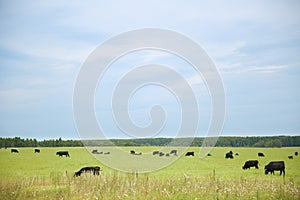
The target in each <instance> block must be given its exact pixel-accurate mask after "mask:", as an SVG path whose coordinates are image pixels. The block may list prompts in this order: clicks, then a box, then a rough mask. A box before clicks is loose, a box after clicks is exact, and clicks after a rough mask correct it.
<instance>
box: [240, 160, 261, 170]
mask: <svg viewBox="0 0 300 200" xmlns="http://www.w3.org/2000/svg"><path fill="white" fill-rule="evenodd" d="M250 167H255V169H258V160H248V161H246V162H245V164H244V166H243V167H242V168H243V169H250Z"/></svg>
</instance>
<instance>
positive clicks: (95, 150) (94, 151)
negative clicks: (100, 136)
mask: <svg viewBox="0 0 300 200" xmlns="http://www.w3.org/2000/svg"><path fill="white" fill-rule="evenodd" d="M92 154H100V153H99V152H98V150H97V149H94V150H93V151H92Z"/></svg>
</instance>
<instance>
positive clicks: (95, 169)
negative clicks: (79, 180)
mask: <svg viewBox="0 0 300 200" xmlns="http://www.w3.org/2000/svg"><path fill="white" fill-rule="evenodd" d="M100 171H101V170H100V167H98V166H93V167H83V168H81V169H80V170H79V171H77V172H75V174H74V177H76V176H80V175H81V174H82V173H87V172H89V173H93V175H99V174H100Z"/></svg>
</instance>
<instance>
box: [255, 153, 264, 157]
mask: <svg viewBox="0 0 300 200" xmlns="http://www.w3.org/2000/svg"><path fill="white" fill-rule="evenodd" d="M257 155H258V157H265V154H263V153H261V152H259V153H258V154H257Z"/></svg>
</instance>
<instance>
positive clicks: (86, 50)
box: [0, 1, 300, 139]
mask: <svg viewBox="0 0 300 200" xmlns="http://www.w3.org/2000/svg"><path fill="white" fill-rule="evenodd" d="M299 10H300V3H299V2H298V1H264V2H261V1H257V2H254V1H251V2H239V1H209V3H207V2H202V1H164V2H162V1H151V2H146V1H144V2H142V1H98V2H92V1H89V2H88V3H86V2H85V3H83V2H78V1H49V2H45V1H44V2H42V1H0V136H1V137H14V136H20V137H30V138H31V137H34V138H38V139H44V138H58V137H62V138H72V139H77V138H79V134H78V132H77V130H76V124H75V122H74V117H73V109H72V103H73V91H74V85H75V82H76V78H77V76H78V74H79V72H80V69H81V66H82V64H83V63H84V61H85V60H86V59H87V58H88V56H89V55H90V53H91V52H92V51H93V50H94V49H95V48H96V47H97V46H98V45H100V44H101V43H103V42H104V41H106V40H108V39H110V38H112V37H114V36H116V35H118V34H120V33H123V32H126V31H130V30H134V29H141V28H149V27H151V28H160V29H168V30H172V31H176V32H178V33H181V34H183V35H185V36H187V37H188V38H190V39H192V40H193V41H195V42H197V43H198V44H199V45H200V46H201V47H202V48H204V49H205V51H206V53H207V54H208V55H209V56H210V57H211V59H212V60H213V61H214V63H215V65H216V67H217V68H218V71H219V73H220V76H221V77H222V80H223V84H224V89H225V95H226V118H225V122H224V127H223V131H222V133H221V134H222V135H238V136H251V135H300V79H299V78H300V55H299V52H300V15H299ZM145 64H164V65H168V66H171V67H172V68H173V69H174V70H176V71H177V72H178V73H180V74H181V75H182V76H183V77H184V78H185V79H186V80H187V82H188V83H189V84H190V85H191V87H192V88H193V91H194V92H195V94H196V97H197V103H198V108H195V109H198V110H199V115H200V121H199V128H198V131H197V136H205V134H206V131H207V129H208V127H209V123H210V120H211V111H212V105H211V100H210V95H209V94H210V93H209V91H208V89H207V87H206V86H205V83H204V81H203V80H202V78H201V76H199V74H197V72H195V71H194V70H193V68H192V67H191V66H190V65H189V64H188V63H186V62H185V61H183V60H182V59H180V58H179V57H178V56H175V55H171V54H169V53H167V52H162V51H157V50H156V51H155V50H143V51H139V52H134V53H130V54H128V55H126V56H123V57H122V58H120V59H119V60H117V61H116V62H115V63H113V64H112V65H111V66H110V68H109V69H108V70H107V71H106V74H105V75H104V76H103V77H102V78H101V80H99V85H98V86H97V89H96V94H95V113H96V116H97V120H98V122H99V124H101V128H102V129H103V131H104V132H105V135H106V136H107V137H108V138H128V137H130V136H128V135H126V134H124V133H123V132H121V131H120V130H119V129H118V127H117V126H116V124H115V121H114V118H113V116H112V111H111V99H110V97H111V96H112V91H113V89H114V87H115V85H116V84H117V83H118V82H119V81H120V79H121V78H122V77H123V76H124V74H126V73H128V72H130V71H131V70H133V69H134V68H136V67H139V66H141V65H145ZM145 75H146V74H145ZM139 78H141V77H139ZM165 78H166V79H168V77H165ZM133 81H134V80H133ZM127 84H130V82H129V83H127ZM177 101H178V100H176V96H175V97H174V95H172V93H170V92H169V91H167V90H165V89H164V88H162V87H159V86H157V85H148V86H147V87H144V88H142V89H141V90H139V91H136V92H135V94H134V95H133V96H132V98H131V99H130V100H129V113H130V117H131V119H132V120H133V121H134V123H135V124H136V125H138V126H141V127H144V126H147V125H148V124H149V123H151V118H150V117H149V109H150V108H151V106H153V105H161V106H162V107H164V109H165V112H166V113H167V119H166V123H165V126H164V127H163V131H162V132H161V133H160V134H158V135H155V137H174V134H175V132H176V130H177V129H178V126H179V124H180V123H179V122H180V105H178V102H177ZM188 134H189V133H187V135H188Z"/></svg>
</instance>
